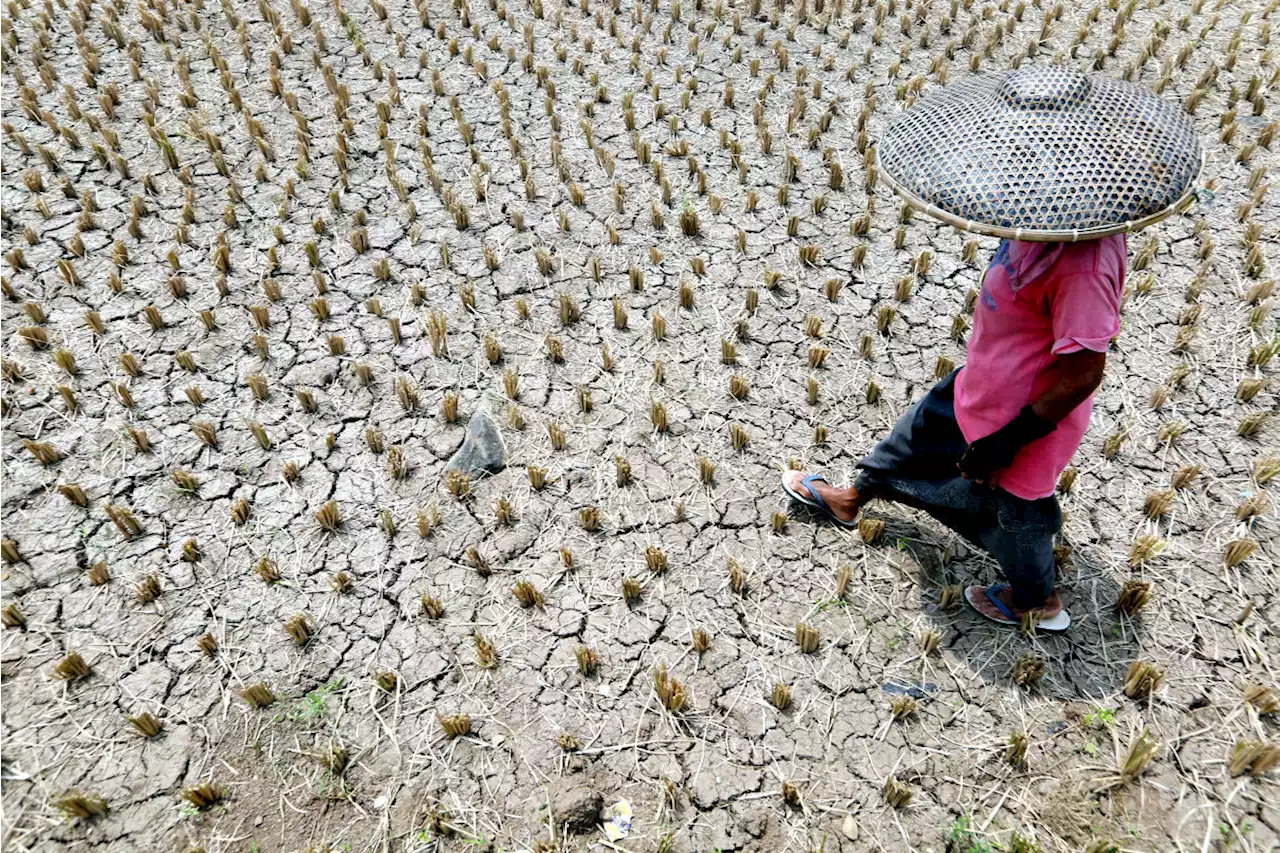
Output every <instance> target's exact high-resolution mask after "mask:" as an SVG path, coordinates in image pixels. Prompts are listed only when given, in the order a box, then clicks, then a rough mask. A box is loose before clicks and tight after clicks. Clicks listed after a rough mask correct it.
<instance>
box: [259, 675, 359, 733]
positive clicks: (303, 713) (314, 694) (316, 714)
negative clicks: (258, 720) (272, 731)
mask: <svg viewBox="0 0 1280 853" xmlns="http://www.w3.org/2000/svg"><path fill="white" fill-rule="evenodd" d="M342 683H343V679H342V678H341V677H339V678H335V679H334V680H333V681H330V682H329V683H328V684H322V685H320V686H319V687H317V688H316V689H315V690H312V691H311V692H310V693H308V694H306V695H305V696H301V697H299V698H298V699H296V700H294V701H293V702H290V703H289V705H288V707H286V708H285V709H284V710H283V711H281V712H280V713H279V714H277V715H276V716H275V719H274V720H273V722H277V723H278V722H280V721H281V720H318V719H320V718H322V717H325V716H327V715H328V713H329V702H328V700H329V697H330V696H332V695H333V694H334V693H336V692H337V691H338V690H339V689H340V688H341V687H342Z"/></svg>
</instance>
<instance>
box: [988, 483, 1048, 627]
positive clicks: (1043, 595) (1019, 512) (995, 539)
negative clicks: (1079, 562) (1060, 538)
mask: <svg viewBox="0 0 1280 853" xmlns="http://www.w3.org/2000/svg"><path fill="white" fill-rule="evenodd" d="M995 491H996V492H997V494H998V508H997V511H996V519H995V524H994V525H992V526H991V527H989V528H987V529H985V530H983V532H982V544H983V545H985V546H986V548H987V550H988V551H990V552H991V556H993V557H995V559H996V562H997V563H999V564H1000V570H1001V571H1002V572H1004V576H1005V577H1006V578H1007V579H1008V581H1009V587H1010V589H1011V590H1012V591H1013V606H1014V607H1016V608H1018V609H1019V610H1031V609H1033V608H1036V607H1039V606H1041V605H1042V604H1044V602H1045V600H1046V599H1047V598H1048V597H1049V596H1050V595H1052V594H1053V587H1054V581H1055V575H1056V567H1055V564H1054V560H1053V537H1054V535H1055V534H1056V533H1057V532H1058V530H1059V529H1061V527H1062V510H1061V509H1060V508H1059V507H1058V500H1057V498H1053V497H1048V498H1041V499H1040V500H1034V501H1029V500H1024V499H1022V498H1019V497H1014V496H1013V495H1011V494H1009V493H1008V492H1004V491H1001V490H995Z"/></svg>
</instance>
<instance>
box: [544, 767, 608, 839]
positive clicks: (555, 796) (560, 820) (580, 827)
mask: <svg viewBox="0 0 1280 853" xmlns="http://www.w3.org/2000/svg"><path fill="white" fill-rule="evenodd" d="M603 807H604V797H603V796H601V794H600V792H599V791H594V790H592V789H591V788H589V787H587V786H586V785H585V784H583V783H582V782H578V781H575V780H571V779H563V780H561V781H560V783H559V784H558V785H557V786H556V787H555V788H553V789H552V792H551V814H552V816H553V817H554V818H555V821H556V826H563V827H566V828H568V829H569V830H570V831H571V832H590V831H591V830H593V829H595V827H596V824H598V823H600V809H601V808H603Z"/></svg>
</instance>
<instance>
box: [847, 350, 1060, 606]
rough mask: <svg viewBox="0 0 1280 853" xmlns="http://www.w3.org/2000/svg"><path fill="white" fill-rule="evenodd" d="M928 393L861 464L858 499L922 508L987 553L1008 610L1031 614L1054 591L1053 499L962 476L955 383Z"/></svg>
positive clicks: (1056, 513)
mask: <svg viewBox="0 0 1280 853" xmlns="http://www.w3.org/2000/svg"><path fill="white" fill-rule="evenodd" d="M959 372H960V370H959V369H958V370H956V371H954V372H953V373H952V374H951V375H950V376H948V377H947V378H946V379H943V380H942V381H941V382H939V383H938V384H937V385H935V386H933V388H932V389H930V391H929V393H928V394H926V395H925V396H924V398H923V399H921V400H920V401H919V402H918V403H916V404H915V405H914V406H912V407H911V408H910V409H908V410H907V411H906V413H905V414H903V416H902V417H901V418H899V419H898V423H897V424H895V425H894V427H893V432H891V433H889V436H888V437H887V438H885V439H884V441H881V442H880V443H879V444H877V445H876V446H875V448H874V449H873V450H872V451H871V452H870V453H869V454H867V456H866V457H865V458H863V459H862V460H861V461H860V462H858V467H859V468H860V469H861V473H860V474H859V475H858V479H857V481H856V482H855V484H854V485H855V487H856V488H857V490H858V493H859V494H865V495H869V496H870V497H873V498H880V499H883V500H890V501H896V502H898V503H903V504H906V505H908V506H912V507H915V508H916V509H920V510H924V511H925V512H927V513H929V515H931V516H933V517H934V518H936V519H937V520H938V521H940V522H942V523H943V524H945V525H946V526H947V527H950V528H951V529H952V530H954V531H955V532H956V533H959V534H960V535H961V536H963V537H964V538H965V539H967V540H969V541H970V542H972V543H973V544H975V545H978V546H980V547H982V548H985V549H986V550H987V551H988V552H990V553H991V556H993V557H994V558H995V560H996V562H997V563H999V564H1000V569H1001V571H1003V572H1004V575H1005V577H1006V578H1008V580H1009V586H1010V587H1011V588H1012V590H1013V604H1014V606H1015V607H1017V608H1018V609H1021V610H1029V609H1032V608H1035V607H1039V606H1040V605H1042V604H1044V602H1045V599H1047V598H1048V597H1049V595H1050V594H1051V593H1052V592H1053V587H1054V577H1055V567H1054V560H1053V537H1054V535H1055V534H1056V533H1057V532H1058V530H1059V529H1061V527H1062V511H1061V510H1060V509H1059V508H1058V500H1057V498H1054V497H1047V498H1041V499H1039V500H1034V501H1031V500H1025V499H1023V498H1019V497H1016V496H1014V495H1011V494H1009V493H1008V492H1006V491H1005V490H1003V489H1001V488H999V487H995V486H980V485H978V484H977V483H975V482H973V481H972V480H966V479H965V478H964V477H961V476H960V473H959V472H958V471H957V469H956V462H957V461H958V460H959V459H960V454H962V453H963V452H964V450H965V447H966V446H967V442H966V441H965V440H964V436H963V435H962V434H961V432H960V426H959V424H957V423H956V415H955V379H956V374H958V373H959Z"/></svg>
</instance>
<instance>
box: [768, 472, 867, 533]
mask: <svg viewBox="0 0 1280 853" xmlns="http://www.w3.org/2000/svg"><path fill="white" fill-rule="evenodd" d="M808 476H809V472H808V471H787V472H786V473H785V474H783V482H784V483H785V484H786V486H787V488H788V489H790V490H791V491H793V492H795V493H796V494H797V495H799V496H800V497H803V498H812V497H813V493H814V492H815V491H816V492H817V493H818V497H819V498H821V499H822V500H823V501H824V502H825V503H826V505H827V506H828V507H830V508H831V514H832V515H833V516H835V518H836V519H837V520H838V521H842V522H844V523H845V524H851V523H853V521H854V519H856V518H857V517H858V512H859V511H860V510H861V509H862V505H863V504H864V503H866V502H867V499H866V498H865V497H863V496H862V495H859V494H858V490H857V489H855V488H854V487H853V486H849V487H847V488H844V489H837V488H836V487H835V486H833V485H831V484H830V483H828V482H826V481H824V480H814V481H812V482H811V483H810V485H808V486H806V485H805V484H804V478H805V477H808Z"/></svg>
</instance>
